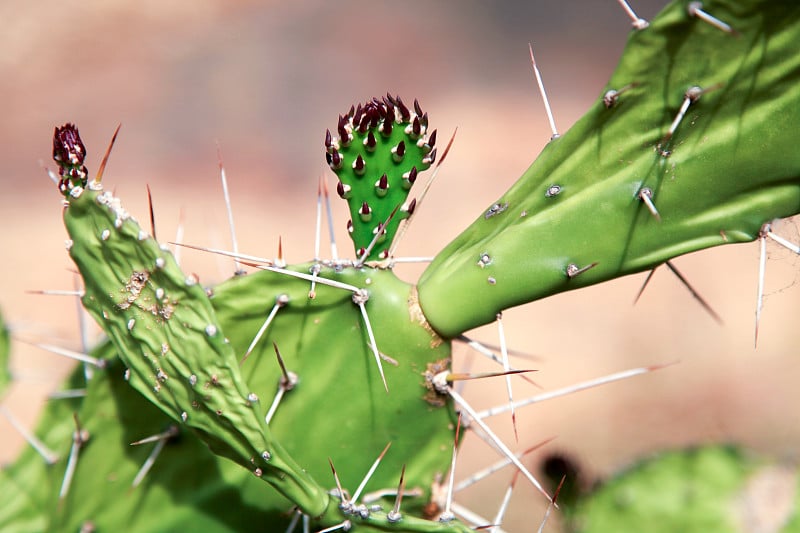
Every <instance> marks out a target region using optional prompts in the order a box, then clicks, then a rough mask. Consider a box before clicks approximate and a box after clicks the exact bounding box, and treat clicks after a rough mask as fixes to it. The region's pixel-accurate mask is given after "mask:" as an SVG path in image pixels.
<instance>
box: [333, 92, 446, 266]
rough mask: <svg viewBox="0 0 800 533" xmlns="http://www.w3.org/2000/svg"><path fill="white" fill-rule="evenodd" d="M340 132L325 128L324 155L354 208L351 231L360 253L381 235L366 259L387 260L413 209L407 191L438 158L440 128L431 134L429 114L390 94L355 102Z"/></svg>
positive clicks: (342, 194)
mask: <svg viewBox="0 0 800 533" xmlns="http://www.w3.org/2000/svg"><path fill="white" fill-rule="evenodd" d="M336 131H337V134H338V135H336V136H334V135H332V134H331V132H330V130H328V131H327V132H326V133H325V158H326V160H327V162H328V165H329V166H330V167H331V170H333V171H334V172H335V173H336V175H337V176H338V177H339V183H338V185H337V192H338V194H339V196H340V197H342V198H344V199H346V200H347V203H348V206H349V208H350V216H351V219H350V220H349V221H348V223H347V230H348V233H349V234H350V237H351V238H352V240H353V244H354V245H355V249H356V255H357V256H358V257H359V258H361V257H362V256H363V255H364V254H365V253H366V252H367V251H368V249H369V246H370V244H371V243H372V242H373V240H375V239H376V238H377V241H376V243H375V244H374V246H373V247H372V248H371V249H369V253H368V254H367V255H366V257H365V258H364V259H365V260H368V261H374V260H384V259H387V258H388V252H389V248H390V246H391V244H392V240H393V239H394V236H395V234H396V233H397V229H398V226H399V224H400V222H401V221H402V220H403V219H405V218H408V217H409V216H410V215H411V214H412V213H413V212H414V206H415V205H416V202H415V201H413V200H412V201H411V202H409V203H406V198H407V197H408V193H409V191H410V189H411V187H412V186H413V185H414V182H415V181H416V180H417V176H418V174H419V173H420V172H422V171H424V170H426V169H428V168H429V167H430V166H431V164H432V163H433V161H434V160H435V159H436V148H434V146H435V144H436V131H435V130H434V131H433V132H431V133H430V134H428V114H427V113H424V112H423V111H422V108H421V107H420V105H419V102H417V101H416V100H414V109H413V110H410V109H409V108H408V107H407V106H406V105H405V103H404V102H403V100H402V99H401V98H400V97H399V96H392V95H391V94H387V95H386V96H385V97H384V98H382V99H380V100H379V99H378V98H374V99H372V100H371V101H368V102H366V103H365V104H364V105H361V104H359V105H358V107H351V108H350V111H348V112H347V113H346V114H345V115H344V116H339V121H338V124H337V127H336ZM390 217H391V220H390ZM387 220H388V223H387ZM379 232H380V233H381V236H380V237H377V235H378V233H379Z"/></svg>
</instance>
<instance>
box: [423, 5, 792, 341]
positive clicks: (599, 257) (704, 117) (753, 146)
mask: <svg viewBox="0 0 800 533" xmlns="http://www.w3.org/2000/svg"><path fill="white" fill-rule="evenodd" d="M703 9H704V10H705V11H707V12H709V13H711V14H712V15H714V16H715V17H717V18H719V19H721V20H723V21H725V22H726V23H728V24H730V25H731V26H733V28H734V29H735V30H736V31H737V32H738V35H732V34H729V33H726V32H723V31H721V30H720V29H718V28H715V27H713V26H711V25H709V24H706V23H705V22H703V21H701V20H698V19H697V18H694V17H692V16H690V15H689V13H688V10H687V2H683V1H681V2H673V3H672V4H670V5H669V6H668V7H667V8H666V9H665V10H664V11H663V12H662V13H661V14H660V15H659V16H658V17H657V18H656V19H654V20H653V21H652V22H651V24H650V26H649V27H648V28H646V29H643V30H640V31H635V32H633V33H632V34H631V36H630V39H629V42H628V45H627V48H626V50H625V53H624V54H623V57H622V60H621V62H620V64H619V66H618V68H617V70H616V71H615V73H614V74H613V75H612V77H611V80H610V82H609V84H608V86H607V88H606V89H607V90H611V89H614V90H619V89H622V88H624V87H627V89H626V90H625V91H624V92H622V93H621V94H619V95H618V96H616V97H610V99H609V103H611V104H613V105H611V106H610V107H607V106H606V105H605V104H604V102H603V99H599V100H598V102H597V103H596V104H595V105H594V106H593V107H592V108H591V109H590V111H589V112H588V113H587V114H586V115H585V116H584V117H583V118H582V119H581V120H580V121H579V122H578V123H576V124H575V125H574V126H573V127H572V128H571V129H570V130H569V131H568V132H567V133H566V134H565V135H564V136H563V137H560V138H556V139H554V140H552V141H551V142H550V143H549V145H548V146H547V147H546V148H545V149H544V151H543V152H542V153H541V155H540V156H539V157H538V158H537V160H536V162H535V163H534V164H533V165H531V167H530V168H529V169H528V170H527V171H526V172H525V173H524V174H523V176H522V178H521V179H520V180H519V181H518V182H517V183H516V184H515V185H514V186H513V187H512V188H511V189H510V190H509V191H508V192H507V193H506V194H504V195H503V196H502V197H501V198H499V199H498V200H497V201H496V202H493V204H494V206H498V207H496V208H493V207H489V206H487V210H486V212H485V213H484V214H482V215H481V216H480V217H479V218H478V219H477V220H476V221H475V222H474V223H473V224H472V225H471V226H470V227H469V228H468V229H466V230H465V231H464V232H463V233H462V234H461V235H460V236H458V237H457V238H456V239H455V240H454V241H453V242H452V243H450V244H449V245H448V246H447V247H446V248H445V249H444V250H443V251H442V252H440V253H439V254H438V255H437V257H436V259H435V260H434V262H433V263H432V264H431V265H430V266H429V267H428V269H427V270H426V271H425V272H424V273H423V275H422V277H421V278H420V280H419V297H420V303H421V306H422V308H423V310H424V312H425V315H426V317H427V319H428V321H429V322H430V323H431V325H432V326H433V327H434V328H435V329H436V331H438V332H439V333H440V334H441V335H442V336H445V337H453V336H456V335H458V334H460V333H462V332H463V331H466V330H468V329H471V328H474V327H476V326H479V325H481V324H485V323H488V322H491V321H493V320H494V319H495V316H496V314H497V313H498V312H499V311H501V310H503V309H506V308H508V307H512V306H515V305H519V304H522V303H526V302H530V301H533V300H536V299H539V298H543V297H546V296H549V295H552V294H555V293H558V292H561V291H565V290H570V289H576V288H580V287H585V286H587V285H590V284H594V283H598V282H601V281H605V280H609V279H612V278H617V277H620V276H624V275H627V274H631V273H635V272H639V271H643V270H647V269H651V268H653V267H655V266H657V265H659V264H661V263H663V262H665V261H667V260H669V259H671V258H673V257H675V256H678V255H681V254H685V253H688V252H691V251H695V250H699V249H702V248H707V247H711V246H716V245H720V244H725V243H736V242H743V241H751V240H753V239H755V238H757V237H758V235H759V231H760V229H761V227H762V225H763V224H764V223H766V222H770V221H771V220H773V219H775V218H781V217H787V216H791V215H793V214H796V213H798V211H800V179H798V178H800V152H798V150H797V149H796V146H795V144H796V143H795V135H793V132H795V131H796V130H797V123H798V119H800V117H798V114H797V113H798V110H800V91H798V90H797V75H796V74H797V72H798V69H800V56H798V54H796V53H795V52H796V43H797V42H798V40H800V5H797V4H796V3H792V2H767V1H763V2H759V1H754V2H720V1H713V2H712V1H709V2H705V3H704V7H703ZM694 86H698V87H701V88H703V89H706V90H707V92H704V93H703V94H702V95H701V96H700V98H699V99H698V100H696V101H694V102H693V103H691V105H690V106H689V108H688V112H687V113H686V115H685V117H684V119H683V120H682V121H681V122H680V123H679V125H678V126H677V129H676V130H675V131H674V135H672V136H671V138H667V137H668V135H667V132H668V130H669V128H670V125H671V123H672V122H673V120H674V119H675V117H676V115H677V113H678V110H679V108H680V107H681V104H682V102H683V101H684V98H685V93H686V92H687V90H688V89H690V88H691V87H694ZM612 94H613V93H612ZM665 139H666V140H665ZM667 154H668V155H667ZM645 188H648V189H649V190H650V191H652V200H653V203H654V204H655V206H656V208H657V210H658V212H659V214H660V220H659V219H657V218H656V217H654V216H653V215H652V214H651V213H650V211H649V210H648V209H647V207H646V205H645V204H644V203H643V202H642V201H641V200H640V199H639V195H640V194H641V192H642V190H643V189H645ZM495 212H496V213H495ZM570 265H572V266H570ZM591 265H595V266H594V267H593V268H590V269H588V270H585V271H583V272H581V273H580V274H579V275H577V276H573V277H570V276H569V275H568V270H578V271H580V269H582V268H584V267H589V266H591ZM475 302H480V305H479V306H478V305H475Z"/></svg>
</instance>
